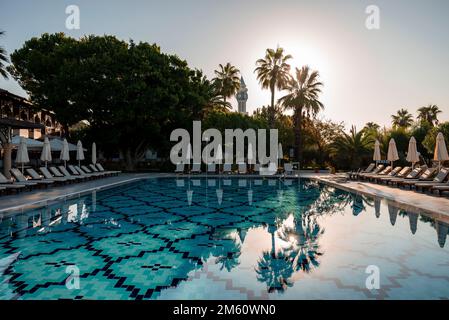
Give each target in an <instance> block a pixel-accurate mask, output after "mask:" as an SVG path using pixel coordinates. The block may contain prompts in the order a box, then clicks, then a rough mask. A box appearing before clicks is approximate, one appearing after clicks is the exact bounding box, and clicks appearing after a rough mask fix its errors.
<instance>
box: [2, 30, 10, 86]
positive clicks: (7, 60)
mask: <svg viewBox="0 0 449 320" xmlns="http://www.w3.org/2000/svg"><path fill="white" fill-rule="evenodd" d="M4 34H5V31H0V36H3V35H4ZM8 62H9V59H8V55H7V53H6V49H5V48H3V47H2V46H0V75H2V76H3V78H5V79H8V73H7V72H6V66H5V63H8Z"/></svg>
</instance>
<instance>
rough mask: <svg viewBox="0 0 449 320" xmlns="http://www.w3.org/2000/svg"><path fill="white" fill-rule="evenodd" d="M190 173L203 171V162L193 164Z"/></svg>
mask: <svg viewBox="0 0 449 320" xmlns="http://www.w3.org/2000/svg"><path fill="white" fill-rule="evenodd" d="M190 173H201V163H194V164H192V170H190Z"/></svg>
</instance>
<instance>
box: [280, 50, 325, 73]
mask: <svg viewBox="0 0 449 320" xmlns="http://www.w3.org/2000/svg"><path fill="white" fill-rule="evenodd" d="M281 46H282V45H281ZM283 48H284V49H285V52H286V53H288V54H291V55H292V56H293V59H292V60H290V65H291V67H292V73H294V70H295V68H301V67H302V66H303V65H308V66H309V67H310V68H311V69H313V70H318V71H319V73H320V75H321V76H323V75H326V74H327V73H328V72H329V68H328V63H327V60H326V59H325V58H324V55H323V54H322V53H321V52H320V51H319V50H317V49H316V48H313V47H309V46H306V45H301V44H294V43H286V44H285V45H284V46H283Z"/></svg>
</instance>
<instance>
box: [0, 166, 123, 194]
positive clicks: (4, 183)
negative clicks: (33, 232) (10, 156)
mask: <svg viewBox="0 0 449 320" xmlns="http://www.w3.org/2000/svg"><path fill="white" fill-rule="evenodd" d="M39 172H40V173H38V172H37V171H36V170H35V169H33V168H28V169H26V175H27V176H25V175H24V174H23V173H22V172H21V171H20V170H19V169H16V168H13V169H11V174H12V176H13V178H14V180H8V179H7V178H6V177H5V176H4V175H3V174H1V173H0V192H2V193H12V192H16V193H17V192H20V191H22V190H31V189H34V188H45V187H47V186H49V185H61V184H68V183H74V182H80V181H86V180H92V179H97V178H101V177H109V176H113V175H117V174H118V173H120V171H107V170H105V169H104V167H103V166H102V165H101V164H99V163H97V164H90V165H89V166H81V167H79V166H74V165H68V166H67V168H66V167H64V166H58V167H49V168H46V167H40V168H39Z"/></svg>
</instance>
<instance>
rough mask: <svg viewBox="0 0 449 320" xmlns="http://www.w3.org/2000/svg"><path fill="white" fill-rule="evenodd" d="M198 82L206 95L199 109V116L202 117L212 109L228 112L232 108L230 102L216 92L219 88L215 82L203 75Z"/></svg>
mask: <svg viewBox="0 0 449 320" xmlns="http://www.w3.org/2000/svg"><path fill="white" fill-rule="evenodd" d="M200 83H201V88H202V89H203V90H204V91H205V94H204V96H205V97H206V100H205V101H204V105H203V108H202V111H201V118H203V119H204V117H205V116H206V115H207V114H208V113H209V112H210V111H212V110H215V111H221V112H228V111H229V110H230V109H232V106H231V104H230V103H229V102H227V101H226V99H225V98H224V97H223V96H222V95H220V93H219V92H218V91H219V90H218V88H217V85H216V83H215V82H210V81H209V80H207V79H206V77H203V78H202V79H201V81H200Z"/></svg>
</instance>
